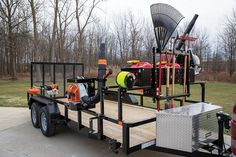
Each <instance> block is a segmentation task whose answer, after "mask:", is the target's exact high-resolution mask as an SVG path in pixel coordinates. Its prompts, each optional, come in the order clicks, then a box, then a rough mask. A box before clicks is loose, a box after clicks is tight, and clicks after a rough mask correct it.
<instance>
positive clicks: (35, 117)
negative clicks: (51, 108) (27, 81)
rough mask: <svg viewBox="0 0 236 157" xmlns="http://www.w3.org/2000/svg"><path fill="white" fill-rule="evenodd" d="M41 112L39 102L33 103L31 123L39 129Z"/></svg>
mask: <svg viewBox="0 0 236 157" xmlns="http://www.w3.org/2000/svg"><path fill="white" fill-rule="evenodd" d="M39 110H40V106H39V104H38V103H37V102H33V103H32V105H31V122H32V124H33V126H34V127H35V128H39Z"/></svg>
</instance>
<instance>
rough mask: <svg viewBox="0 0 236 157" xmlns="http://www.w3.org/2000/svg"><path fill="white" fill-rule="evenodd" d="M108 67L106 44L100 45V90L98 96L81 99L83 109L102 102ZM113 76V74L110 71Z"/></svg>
mask: <svg viewBox="0 0 236 157" xmlns="http://www.w3.org/2000/svg"><path fill="white" fill-rule="evenodd" d="M106 65H107V60H106V59H105V44H104V43H102V44H101V45H100V52H99V60H98V77H97V78H98V90H97V94H96V95H94V96H92V97H89V96H83V97H81V104H82V106H83V107H87V106H89V105H93V104H96V103H98V102H99V101H100V94H101V90H102V88H103V87H104V86H105V81H104V76H105V73H106ZM109 73H110V74H111V72H110V71H109Z"/></svg>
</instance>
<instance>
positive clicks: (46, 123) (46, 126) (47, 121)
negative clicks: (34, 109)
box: [39, 106, 56, 137]
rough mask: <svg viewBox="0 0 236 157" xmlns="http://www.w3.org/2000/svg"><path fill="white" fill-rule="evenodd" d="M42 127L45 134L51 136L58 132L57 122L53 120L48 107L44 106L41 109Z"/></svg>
mask: <svg viewBox="0 0 236 157" xmlns="http://www.w3.org/2000/svg"><path fill="white" fill-rule="evenodd" d="M39 120H40V128H41V131H42V133H43V135H45V136H47V137H50V136H53V135H54V134H55V132H56V124H55V123H52V122H51V118H50V116H49V113H48V110H47V107H46V106H45V107H42V108H41V109H40V119H39Z"/></svg>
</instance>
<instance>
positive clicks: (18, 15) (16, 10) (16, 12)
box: [0, 0, 29, 79]
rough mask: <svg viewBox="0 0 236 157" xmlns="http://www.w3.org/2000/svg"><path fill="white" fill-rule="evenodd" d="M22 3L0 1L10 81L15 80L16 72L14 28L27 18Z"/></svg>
mask: <svg viewBox="0 0 236 157" xmlns="http://www.w3.org/2000/svg"><path fill="white" fill-rule="evenodd" d="M23 7H24V3H23V1H21V0H1V1H0V18H1V19H2V21H3V22H4V23H5V24H6V42H7V45H6V54H7V55H8V54H9V62H8V65H7V66H9V73H10V75H11V77H12V79H17V72H16V67H17V66H16V56H17V54H16V51H15V47H14V39H15V34H16V28H17V27H18V26H19V25H20V24H22V23H23V22H24V21H26V20H27V19H28V18H29V16H28V15H27V16H25V14H24V9H25V8H23Z"/></svg>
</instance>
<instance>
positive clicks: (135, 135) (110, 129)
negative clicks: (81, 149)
mask: <svg viewBox="0 0 236 157" xmlns="http://www.w3.org/2000/svg"><path fill="white" fill-rule="evenodd" d="M57 100H59V101H61V102H64V103H65V104H67V103H68V99H66V98H60V99H57ZM58 107H59V110H60V113H61V115H63V116H65V106H64V105H62V104H60V105H58ZM104 108H105V111H104V115H105V116H106V117H109V118H112V119H117V115H118V104H117V102H114V101H110V100H105V101H104ZM91 111H94V112H96V113H99V112H100V103H98V104H96V108H94V109H91ZM81 113H82V115H81V122H82V125H84V126H86V127H88V128H89V127H90V126H89V125H90V124H89V120H90V118H92V117H93V115H91V114H88V113H87V112H85V111H81ZM144 117H145V119H151V118H155V117H156V115H155V110H154V109H149V108H145V107H140V106H134V105H129V104H125V103H124V104H123V122H125V123H137V122H140V121H143V120H145V119H144ZM68 118H69V119H70V120H73V121H75V122H78V121H79V119H78V111H72V110H68ZM155 126H156V122H151V123H147V124H144V125H140V126H137V127H133V128H130V146H131V147H133V146H136V145H138V144H142V143H146V142H148V141H151V140H155V138H156V134H155V132H156V128H155ZM103 127H104V128H103V133H104V135H105V136H107V137H109V138H111V139H116V140H117V141H118V142H120V143H123V142H122V138H123V135H122V125H119V124H115V123H112V122H110V121H108V120H104V124H103ZM93 130H94V131H95V132H97V130H98V129H97V121H93Z"/></svg>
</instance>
